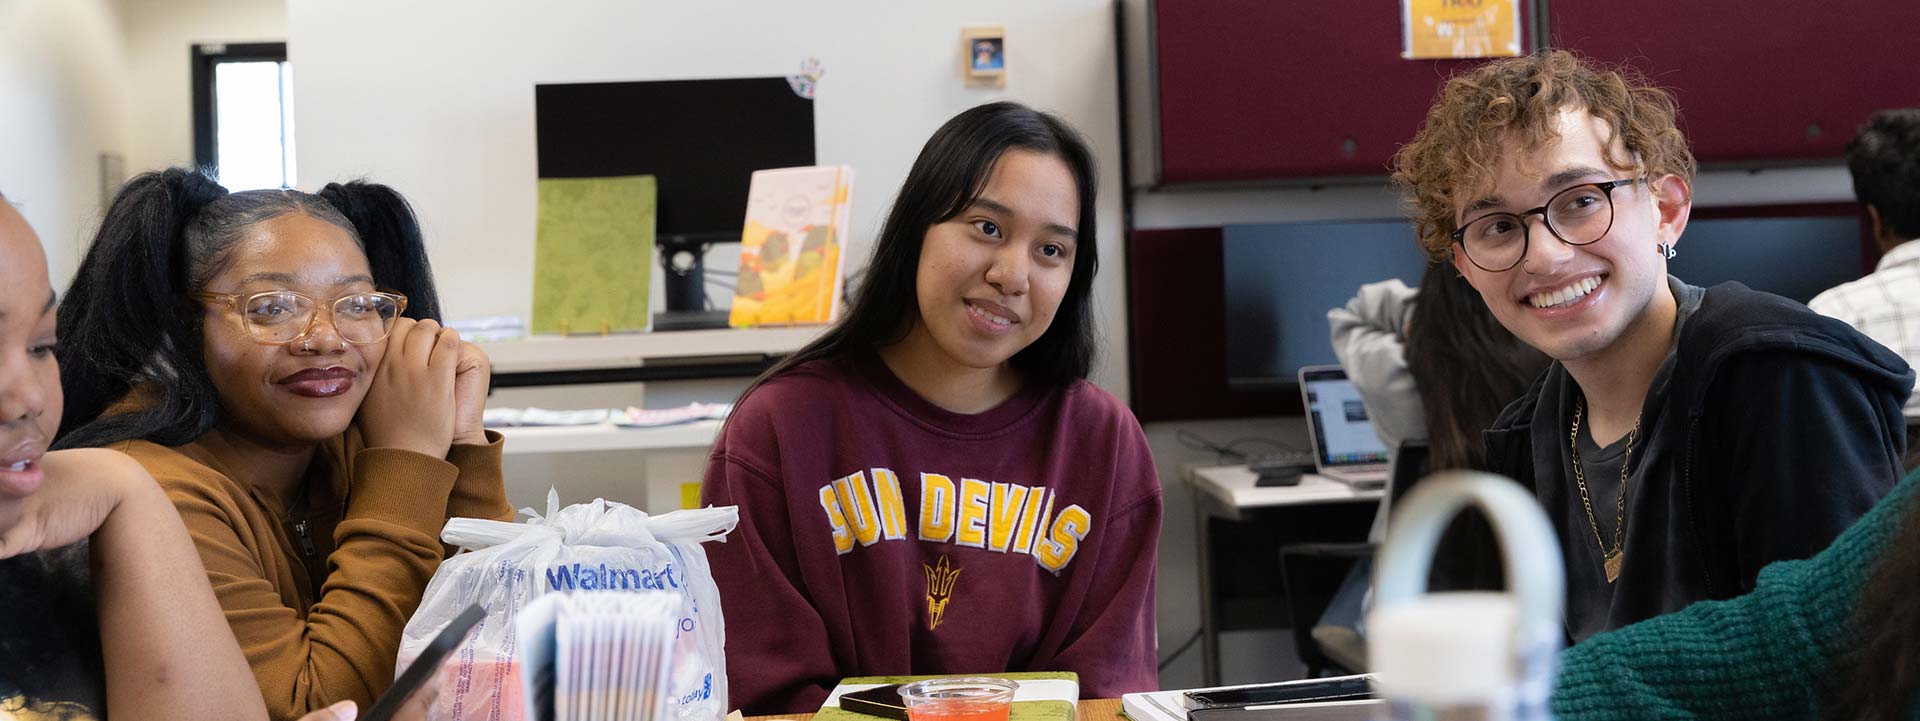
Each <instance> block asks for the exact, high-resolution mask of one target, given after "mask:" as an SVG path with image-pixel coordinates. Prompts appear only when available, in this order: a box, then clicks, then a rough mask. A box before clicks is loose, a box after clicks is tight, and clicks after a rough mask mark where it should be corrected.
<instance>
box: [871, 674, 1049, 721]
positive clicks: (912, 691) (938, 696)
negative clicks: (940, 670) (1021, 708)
mask: <svg viewBox="0 0 1920 721" xmlns="http://www.w3.org/2000/svg"><path fill="white" fill-rule="evenodd" d="M1019 687H1020V685H1019V684H1017V683H1014V682H1013V681H1009V680H1007V679H1004V678H991V677H986V676H971V677H967V678H936V679H929V680H926V681H918V682H915V683H910V684H907V685H905V686H901V687H900V698H901V699H902V700H903V701H905V703H906V706H907V717H908V718H909V719H911V720H912V721H1007V717H1008V716H1009V715H1010V714H1012V712H1013V692H1014V689H1017V688H1019Z"/></svg>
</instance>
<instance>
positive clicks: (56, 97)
mask: <svg viewBox="0 0 1920 721" xmlns="http://www.w3.org/2000/svg"><path fill="white" fill-rule="evenodd" d="M123 67H124V65H123V62H122V52H121V39H120V26H119V22H118V20H117V18H116V16H115V9H114V6H113V4H112V3H111V2H108V1H107V0H0V192H5V193H6V195H7V199H8V200H11V201H13V202H14V203H17V204H18V205H19V207H20V211H21V212H22V213H23V214H24V215H26V217H27V222H28V223H31V224H32V225H33V227H34V230H35V231H37V232H38V233H39V234H40V241H41V243H42V244H43V245H44V246H46V250H47V260H48V263H49V267H48V271H49V272H50V273H51V274H52V276H53V284H54V287H55V288H63V287H65V286H66V284H67V280H68V279H70V278H71V277H72V275H73V269H74V267H75V266H77V265H79V259H80V256H81V254H82V252H83V251H84V248H85V244H86V242H87V241H88V240H89V238H90V235H91V233H92V231H93V230H94V226H95V224H96V223H97V222H98V219H99V215H100V171H99V167H100V154H101V153H103V152H114V153H123V152H125V148H126V147H127V126H126V123H127V110H126V101H125V97H126V95H125V83H124V79H123V78H122V76H121V72H122V69H123Z"/></svg>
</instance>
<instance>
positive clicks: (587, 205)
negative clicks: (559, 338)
mask: <svg viewBox="0 0 1920 721" xmlns="http://www.w3.org/2000/svg"><path fill="white" fill-rule="evenodd" d="M539 195H540V208H539V211H540V218H539V221H538V226H537V229H536V233H535V237H534V251H533V332H535V333H559V332H562V330H563V324H564V330H565V331H566V332H568V333H570V334H585V335H592V334H598V333H599V332H600V331H601V330H602V329H605V330H608V331H636V330H639V331H643V330H647V329H649V328H651V327H652V323H653V314H652V312H651V309H650V308H649V307H648V305H649V302H650V300H651V297H652V296H651V293H652V291H653V287H652V279H653V260H654V253H655V250H654V245H653V238H654V219H655V217H656V212H657V210H658V208H659V205H658V196H659V186H658V185H656V183H655V180H654V177H653V176H651V175H629V176H622V177H614V178H541V179H540V191H539Z"/></svg>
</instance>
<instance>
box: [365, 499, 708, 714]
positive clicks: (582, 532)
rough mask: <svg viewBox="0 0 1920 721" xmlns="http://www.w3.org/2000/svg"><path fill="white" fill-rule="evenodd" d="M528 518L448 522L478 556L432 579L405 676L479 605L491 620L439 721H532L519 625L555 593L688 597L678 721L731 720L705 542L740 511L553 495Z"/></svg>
mask: <svg viewBox="0 0 1920 721" xmlns="http://www.w3.org/2000/svg"><path fill="white" fill-rule="evenodd" d="M520 512H521V513H524V514H527V515H529V516H532V519H531V520H528V521H527V522H525V523H505V522H501V521H487V520H481V519H477V518H455V519H452V520H450V521H447V526H446V528H445V529H443V530H442V531H441V532H440V539H441V540H442V541H445V542H447V543H448V544H451V545H455V546H460V547H462V548H466V549H470V550H472V552H471V553H461V554H459V555H456V556H453V557H451V558H448V559H447V560H446V561H445V562H443V563H441V564H440V570H439V571H438V572H436V573H435V574H434V575H433V580H432V581H431V582H429V583H428V584H427V590H426V593H425V595H424V596H422V597H421V600H420V609H419V610H418V611H415V612H414V614H413V618H412V619H409V620H408V621H407V628H406V630H405V631H404V632H403V633H402V634H401V637H400V656H399V659H398V661H399V664H398V665H397V666H396V667H395V671H396V672H398V671H404V670H405V669H406V668H407V665H408V664H410V663H412V662H413V659H414V658H415V657H417V656H419V655H420V651H421V650H422V649H424V648H425V647H426V645H427V643H428V642H430V641H432V640H433V637H434V635H435V634H438V633H439V632H440V629H442V628H445V627H446V625H447V623H448V622H450V621H451V620H452V619H453V617H454V616H455V615H457V614H458V613H459V612H460V610H461V609H463V608H466V607H467V606H468V605H469V604H476V603H477V604H479V605H480V607H481V608H484V609H486V611H487V617H486V619H485V620H483V621H481V622H480V625H479V626H478V627H476V628H475V629H474V631H473V635H471V636H469V637H468V638H467V642H466V643H465V644H463V645H462V646H461V647H460V649H459V650H458V651H456V652H455V653H454V656H453V658H452V659H451V660H449V661H448V662H447V663H446V664H445V665H444V666H443V667H442V671H441V686H440V697H439V698H438V699H437V700H436V701H435V702H434V704H433V708H432V709H431V710H430V712H429V714H428V718H429V719H430V721H525V719H524V716H525V708H526V704H525V702H524V700H523V699H522V697H521V695H522V693H523V692H522V691H521V680H520V669H521V660H522V659H521V653H520V651H519V649H518V648H517V647H516V646H517V643H518V642H517V641H516V640H515V633H514V627H513V618H514V616H515V615H516V614H518V613H519V612H520V610H521V609H522V608H525V607H526V605H527V604H528V603H529V602H531V601H532V600H533V599H534V598H537V597H539V596H541V595H542V594H546V593H550V592H553V591H593V590H609V591H620V590H642V589H655V590H664V591H677V592H679V593H680V595H681V596H682V597H683V598H684V599H685V607H684V609H683V612H682V615H681V618H680V629H679V635H678V636H677V637H676V638H675V641H674V657H675V658H674V670H673V682H672V685H671V688H672V689H673V695H674V699H673V700H674V705H675V714H674V719H675V721H721V719H723V718H724V717H725V716H726V714H727V709H726V702H727V662H726V656H725V648H726V623H725V621H724V620H722V618H721V616H720V590H719V588H718V587H716V586H715V585H714V583H713V573H712V571H711V570H709V567H708V566H707V553H706V551H704V550H702V549H701V548H700V544H701V543H704V542H707V541H721V542H723V543H724V542H725V541H726V536H727V534H728V533H730V532H732V531H733V528H734V526H735V525H737V524H738V523H739V522H740V512H739V509H738V508H736V507H734V506H724V507H719V508H700V509H693V510H684V511H674V512H672V513H667V514H663V515H659V516H649V515H647V514H646V512H644V511H641V510H639V509H637V508H633V507H632V506H628V505H625V504H621V503H610V502H608V501H606V500H604V499H594V501H593V502H592V503H581V504H576V505H572V506H568V507H566V508H560V495H559V493H558V492H556V491H553V490H549V491H548V492H547V514H546V516H544V517H543V516H541V515H540V514H539V513H536V512H534V510H533V509H531V508H522V509H520Z"/></svg>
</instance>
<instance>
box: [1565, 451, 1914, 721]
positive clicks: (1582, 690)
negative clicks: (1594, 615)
mask: <svg viewBox="0 0 1920 721" xmlns="http://www.w3.org/2000/svg"><path fill="white" fill-rule="evenodd" d="M1917 486H1920V473H1914V474H1911V475H1908V476H1907V478H1906V480H1905V481H1902V482H1901V483H1900V485H1899V486H1897V487H1895V488H1894V490H1893V492H1892V493H1891V494H1890V495H1888V496H1887V497H1886V498H1885V499H1883V500H1882V501H1881V502H1880V504H1879V505H1878V506H1876V507H1875V508H1874V509H1873V510H1872V511H1871V512H1869V513H1868V514H1867V515H1865V516H1863V517H1861V519H1860V520H1859V521H1858V522H1857V523H1855V524H1854V525H1853V526H1852V527H1850V528H1848V529H1847V530H1846V531H1845V532H1844V533H1842V534H1841V535H1840V537H1839V538H1836V539H1834V542H1833V545H1831V546H1828V547H1827V549H1826V550H1825V551H1822V552H1821V553H1819V554H1818V555H1816V556H1814V557H1813V558H1809V559H1805V560H1792V561H1779V562H1776V563H1773V564H1771V565H1768V566H1767V567H1766V568H1764V569H1762V570H1761V571H1760V576H1759V579H1758V581H1757V582H1756V584H1755V586H1754V589H1753V591H1752V592H1750V593H1748V594H1746V595H1744V596H1739V597H1737V598H1732V599H1728V600H1725V601H1702V602H1700V603H1696V604H1694V605H1692V606H1689V607H1687V608H1686V609H1685V610H1683V611H1680V612H1678V613H1673V614H1668V615H1665V616H1660V617H1656V618H1653V619H1649V620H1646V621H1642V622H1640V623H1636V624H1632V625H1629V626H1625V627H1622V628H1620V629H1616V630H1614V631H1610V632H1606V633H1601V634H1597V635H1595V636H1593V637H1591V638H1589V639H1587V640H1586V641H1585V642H1582V643H1580V644H1577V645H1575V646H1573V647H1572V648H1569V649H1567V651H1566V652H1565V653H1564V654H1563V655H1562V656H1561V662H1560V663H1561V668H1560V677H1559V680H1558V681H1557V682H1556V684H1555V687H1554V693H1553V714H1554V717H1555V718H1556V719H1559V721H1605V720H1608V719H1654V718H1658V719H1702V720H1708V719H1727V720H1728V721H1735V720H1737V721H1758V720H1759V719H1823V720H1829V719H1830V720H1834V721H1838V720H1840V719H1846V720H1848V721H1854V720H1869V721H1899V720H1900V719H1907V720H1909V721H1920V695H1917V694H1916V693H1915V692H1916V690H1917V689H1920V499H1916V497H1915V488H1916V487H1917Z"/></svg>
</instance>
